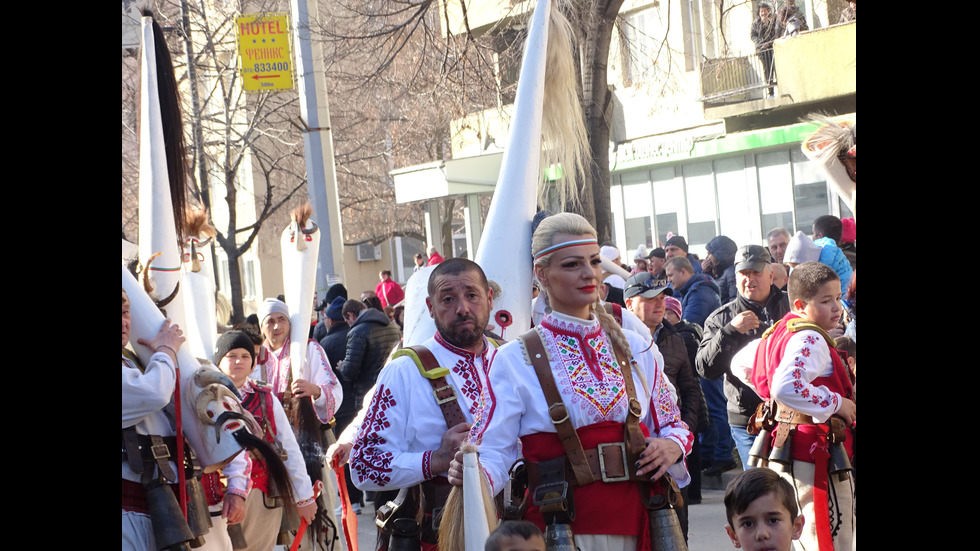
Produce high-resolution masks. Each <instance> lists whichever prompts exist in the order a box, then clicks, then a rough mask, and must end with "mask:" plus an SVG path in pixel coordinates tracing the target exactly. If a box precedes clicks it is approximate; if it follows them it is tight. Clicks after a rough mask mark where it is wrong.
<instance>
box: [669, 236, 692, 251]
mask: <svg viewBox="0 0 980 551" xmlns="http://www.w3.org/2000/svg"><path fill="white" fill-rule="evenodd" d="M671 245H673V246H675V247H677V248H679V249H680V250H682V251H684V252H687V240H686V239H684V237H683V236H680V235H675V236H673V237H671V238H670V239H668V240H667V242H666V243H664V248H665V249H666V248H667V247H670V246H671Z"/></svg>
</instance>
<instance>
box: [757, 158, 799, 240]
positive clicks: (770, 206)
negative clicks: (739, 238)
mask: <svg viewBox="0 0 980 551" xmlns="http://www.w3.org/2000/svg"><path fill="white" fill-rule="evenodd" d="M755 164H756V170H757V173H758V178H759V203H760V207H761V210H762V235H766V234H767V233H769V230H771V229H773V228H780V227H781V228H786V229H788V230H790V232H791V233H792V232H794V231H795V230H794V229H793V200H794V196H793V185H792V184H793V173H792V172H791V170H790V167H789V152H788V151H786V150H783V151H772V152H768V153H760V154H758V155H756V156H755Z"/></svg>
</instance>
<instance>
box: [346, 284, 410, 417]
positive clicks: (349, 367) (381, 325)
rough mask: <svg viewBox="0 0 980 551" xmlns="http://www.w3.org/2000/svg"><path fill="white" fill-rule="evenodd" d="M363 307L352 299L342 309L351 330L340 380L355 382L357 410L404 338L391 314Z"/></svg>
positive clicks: (352, 386) (353, 391) (352, 384)
mask: <svg viewBox="0 0 980 551" xmlns="http://www.w3.org/2000/svg"><path fill="white" fill-rule="evenodd" d="M363 306H364V304H363V303H362V302H360V301H357V300H353V299H351V300H348V301H347V302H345V303H344V308H343V311H342V313H343V316H344V320H346V321H347V324H348V325H350V332H348V333H347V351H346V354H345V356H344V361H343V362H341V363H340V368H339V369H338V372H339V374H340V380H341V381H345V382H347V383H349V384H350V385H351V394H352V395H353V396H354V410H355V411H358V410H360V409H361V406H362V405H363V404H362V403H361V402H363V401H364V396H365V394H367V392H368V391H369V390H370V389H371V387H373V386H374V382H375V381H376V380H377V378H378V372H379V371H381V368H382V367H383V366H384V365H385V362H386V361H388V356H389V355H390V354H391V351H392V350H394V349H395V347H397V346H398V343H399V341H401V338H402V334H401V331H399V330H398V325H397V324H395V323H393V322H392V321H391V320H390V319H389V318H388V315H387V314H385V313H384V312H382V311H380V310H377V309H375V308H363Z"/></svg>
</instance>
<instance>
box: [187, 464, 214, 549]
mask: <svg viewBox="0 0 980 551" xmlns="http://www.w3.org/2000/svg"><path fill="white" fill-rule="evenodd" d="M186 485H187V498H188V503H187V525H188V526H189V527H190V529H191V533H192V534H194V538H195V539H194V540H192V541H191V547H193V548H198V547H201V546H202V545H204V535H205V534H207V533H208V531H209V530H211V514H210V512H209V511H208V499H207V498H206V497H204V486H202V485H201V479H200V478H197V477H195V476H191V477H188V478H187V482H186Z"/></svg>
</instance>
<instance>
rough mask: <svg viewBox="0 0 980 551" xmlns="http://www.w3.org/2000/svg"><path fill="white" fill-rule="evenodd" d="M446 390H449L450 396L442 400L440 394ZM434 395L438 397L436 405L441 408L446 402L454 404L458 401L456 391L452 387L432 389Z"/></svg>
mask: <svg viewBox="0 0 980 551" xmlns="http://www.w3.org/2000/svg"><path fill="white" fill-rule="evenodd" d="M444 390H449V396H448V397H446V398H440V397H439V393H441V392H443V391H444ZM432 395H433V396H435V397H436V403H437V404H439V405H440V406H441V405H442V404H445V403H446V402H452V401H453V400H455V399H456V391H455V390H454V389H453V387H452V386H451V385H446V386H441V387H439V388H434V389H432Z"/></svg>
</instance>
